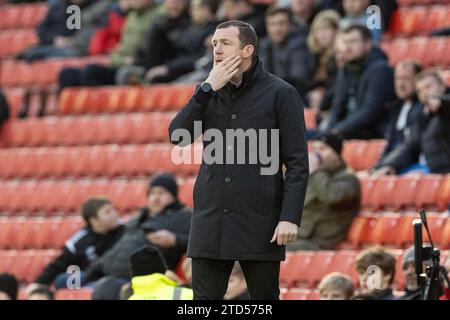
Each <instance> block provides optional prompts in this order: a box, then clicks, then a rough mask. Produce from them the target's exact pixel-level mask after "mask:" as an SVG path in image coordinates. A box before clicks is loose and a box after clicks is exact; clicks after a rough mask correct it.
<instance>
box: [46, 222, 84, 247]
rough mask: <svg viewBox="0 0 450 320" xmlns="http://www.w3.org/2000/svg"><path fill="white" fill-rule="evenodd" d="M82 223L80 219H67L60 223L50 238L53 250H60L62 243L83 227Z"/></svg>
mask: <svg viewBox="0 0 450 320" xmlns="http://www.w3.org/2000/svg"><path fill="white" fill-rule="evenodd" d="M83 225H84V223H83V220H82V219H81V217H67V218H64V219H63V220H62V221H61V225H60V226H59V228H58V230H57V232H56V233H55V234H54V235H53V238H52V247H53V248H57V249H59V248H62V247H63V246H64V243H65V242H66V241H67V240H68V239H69V238H70V237H71V236H72V235H73V234H74V233H75V232H77V231H78V230H79V229H81V228H82V227H83Z"/></svg>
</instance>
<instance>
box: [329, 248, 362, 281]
mask: <svg viewBox="0 0 450 320" xmlns="http://www.w3.org/2000/svg"><path fill="white" fill-rule="evenodd" d="M355 256H356V251H353V250H340V251H337V252H336V255H335V256H334V259H333V261H332V262H331V265H330V267H329V272H330V273H331V272H340V273H343V274H346V275H348V276H350V277H351V278H352V280H353V282H354V283H355V284H356V283H358V274H357V272H356V270H355V267H354V260H355Z"/></svg>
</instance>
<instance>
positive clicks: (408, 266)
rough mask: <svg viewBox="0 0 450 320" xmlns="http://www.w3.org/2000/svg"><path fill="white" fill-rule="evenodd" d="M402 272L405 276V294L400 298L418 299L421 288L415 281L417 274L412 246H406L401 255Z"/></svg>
mask: <svg viewBox="0 0 450 320" xmlns="http://www.w3.org/2000/svg"><path fill="white" fill-rule="evenodd" d="M402 269H403V274H404V276H405V286H406V290H405V294H404V295H403V296H401V297H400V298H399V299H400V300H420V299H421V294H422V290H421V289H420V287H419V285H418V283H417V275H416V268H415V258H414V246H412V247H410V248H408V250H406V251H405V254H404V255H403V262H402Z"/></svg>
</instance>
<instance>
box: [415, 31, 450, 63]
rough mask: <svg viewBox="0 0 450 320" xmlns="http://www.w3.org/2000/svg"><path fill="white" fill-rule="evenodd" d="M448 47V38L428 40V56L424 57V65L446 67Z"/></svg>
mask: <svg viewBox="0 0 450 320" xmlns="http://www.w3.org/2000/svg"><path fill="white" fill-rule="evenodd" d="M447 48H450V47H449V46H448V39H447V37H434V38H430V39H429V40H428V44H427V47H426V48H425V50H426V54H425V55H424V57H423V60H422V61H423V63H424V65H426V66H446V65H445V56H446V52H448V51H446V49H447Z"/></svg>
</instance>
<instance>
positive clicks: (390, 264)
mask: <svg viewBox="0 0 450 320" xmlns="http://www.w3.org/2000/svg"><path fill="white" fill-rule="evenodd" d="M395 265H396V261H395V257H394V256H393V255H392V254H390V253H388V252H387V251H386V250H385V249H384V248H382V247H380V246H375V247H372V248H369V249H366V250H364V251H362V252H361V253H360V254H358V256H357V257H356V259H355V268H356V271H357V272H358V274H359V286H360V292H359V293H358V296H356V297H354V299H361V300H394V299H395V297H394V295H393V293H392V283H393V282H394V277H395Z"/></svg>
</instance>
